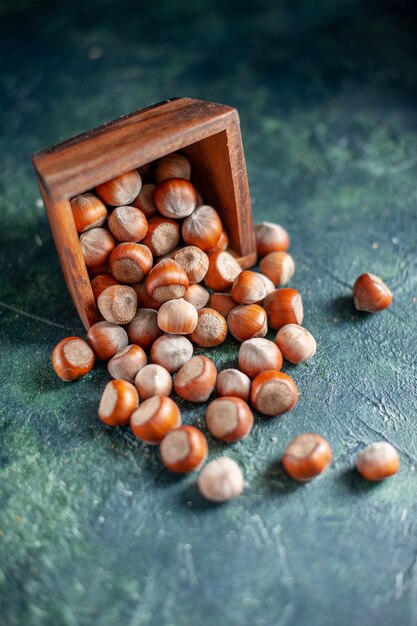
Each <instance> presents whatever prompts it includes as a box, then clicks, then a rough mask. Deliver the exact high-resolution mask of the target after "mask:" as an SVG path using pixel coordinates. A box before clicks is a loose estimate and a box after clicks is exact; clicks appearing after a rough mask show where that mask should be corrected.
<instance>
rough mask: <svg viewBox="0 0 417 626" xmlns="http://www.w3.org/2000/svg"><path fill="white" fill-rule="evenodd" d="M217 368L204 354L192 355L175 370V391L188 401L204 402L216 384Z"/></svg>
mask: <svg viewBox="0 0 417 626" xmlns="http://www.w3.org/2000/svg"><path fill="white" fill-rule="evenodd" d="M216 378H217V369H216V366H215V365H214V363H213V361H210V359H208V358H207V357H206V356H200V355H199V356H194V357H193V358H192V359H190V360H189V361H187V363H185V364H184V365H183V366H182V367H181V369H180V370H179V371H178V372H177V375H176V376H175V380H174V389H175V392H176V393H177V394H178V395H179V396H180V397H181V398H183V399H184V400H189V401H190V402H205V401H206V400H208V399H209V397H210V395H211V393H212V392H213V390H214V387H215V385H216Z"/></svg>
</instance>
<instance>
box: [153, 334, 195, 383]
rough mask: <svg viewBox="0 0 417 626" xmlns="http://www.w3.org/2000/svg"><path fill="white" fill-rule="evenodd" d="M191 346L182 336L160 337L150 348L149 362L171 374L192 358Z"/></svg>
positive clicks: (192, 349)
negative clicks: (160, 366)
mask: <svg viewBox="0 0 417 626" xmlns="http://www.w3.org/2000/svg"><path fill="white" fill-rule="evenodd" d="M193 351H194V348H193V344H192V343H191V341H190V340H189V339H187V337H183V336H182V335H162V337H159V338H158V339H157V340H156V341H155V343H154V344H153V345H152V348H151V361H152V363H157V364H158V365H162V367H165V369H166V370H168V372H170V373H171V374H173V373H174V372H177V371H178V370H179V369H180V367H182V366H183V365H184V363H186V362H187V361H189V360H190V359H191V357H192V356H193Z"/></svg>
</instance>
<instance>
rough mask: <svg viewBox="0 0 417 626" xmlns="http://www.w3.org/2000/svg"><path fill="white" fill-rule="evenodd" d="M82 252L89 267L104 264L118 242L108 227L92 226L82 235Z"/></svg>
mask: <svg viewBox="0 0 417 626" xmlns="http://www.w3.org/2000/svg"><path fill="white" fill-rule="evenodd" d="M80 244H81V252H82V253H83V257H84V261H85V264H86V265H87V266H88V267H99V266H101V265H104V264H105V263H106V261H107V259H108V258H109V256H110V253H111V251H112V250H113V248H114V246H115V245H116V242H115V240H114V238H113V235H112V234H111V233H110V232H109V231H108V230H107V228H92V229H91V230H87V231H86V232H85V233H82V234H81V236H80Z"/></svg>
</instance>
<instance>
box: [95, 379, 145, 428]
mask: <svg viewBox="0 0 417 626" xmlns="http://www.w3.org/2000/svg"><path fill="white" fill-rule="evenodd" d="M138 404H139V399H138V392H137V391H136V389H135V387H134V386H133V385H132V384H131V383H129V382H127V381H126V380H111V381H110V382H109V383H107V385H106V386H105V388H104V391H103V394H102V396H101V399H100V404H99V406H98V416H99V418H100V419H101V421H102V422H104V423H105V424H107V425H108V426H123V425H124V424H127V423H128V421H129V419H130V416H131V415H132V413H133V411H134V410H135V409H137V407H138Z"/></svg>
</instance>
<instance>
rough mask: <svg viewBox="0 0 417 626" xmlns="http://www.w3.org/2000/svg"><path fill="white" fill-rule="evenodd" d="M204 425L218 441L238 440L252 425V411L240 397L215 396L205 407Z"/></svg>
mask: <svg viewBox="0 0 417 626" xmlns="http://www.w3.org/2000/svg"><path fill="white" fill-rule="evenodd" d="M205 419H206V425H207V428H208V429H209V431H210V432H211V434H212V435H213V437H215V438H216V439H220V441H227V442H231V441H239V439H243V438H244V437H246V436H247V435H248V434H249V433H250V431H251V430H252V427H253V413H252V411H251V410H250V408H249V407H248V405H247V404H246V402H245V401H244V400H242V399H241V398H237V397H233V396H224V397H222V398H216V399H215V400H213V401H212V402H210V404H209V405H208V407H207V411H206V417H205Z"/></svg>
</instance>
